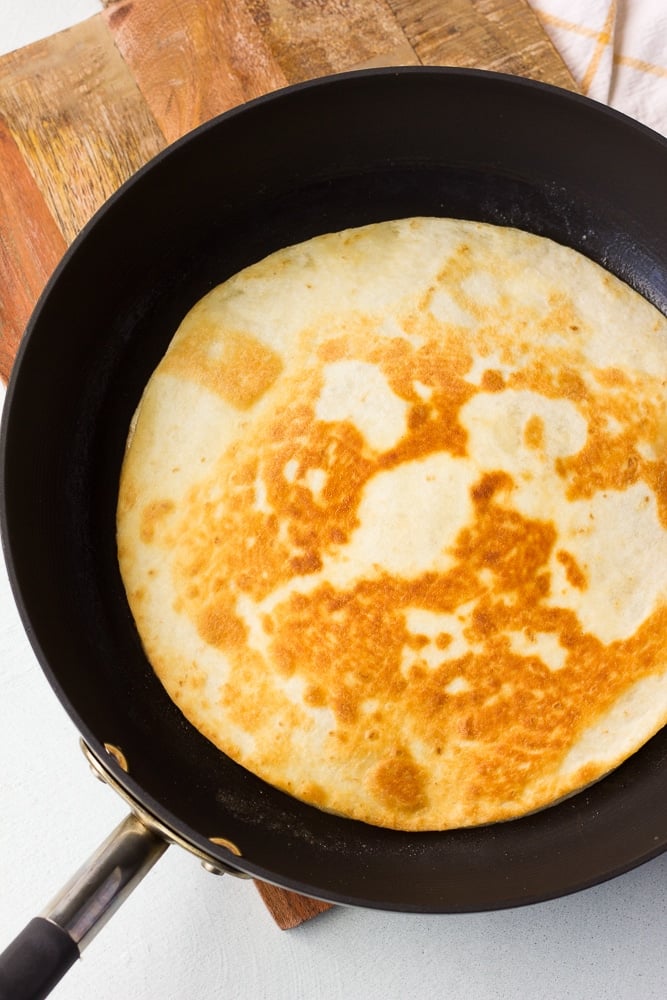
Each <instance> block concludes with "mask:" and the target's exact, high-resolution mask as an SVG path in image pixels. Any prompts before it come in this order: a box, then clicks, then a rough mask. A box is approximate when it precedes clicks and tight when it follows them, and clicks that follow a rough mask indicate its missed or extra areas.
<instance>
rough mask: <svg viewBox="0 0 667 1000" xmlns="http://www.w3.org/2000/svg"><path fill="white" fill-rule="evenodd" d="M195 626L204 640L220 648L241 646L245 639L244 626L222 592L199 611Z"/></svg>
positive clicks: (245, 630)
mask: <svg viewBox="0 0 667 1000" xmlns="http://www.w3.org/2000/svg"><path fill="white" fill-rule="evenodd" d="M197 628H198V630H199V633H200V635H201V637H202V639H204V641H205V642H208V643H210V645H211V646H218V647H220V648H221V649H233V648H235V647H239V646H242V645H243V644H244V643H245V641H246V639H247V629H246V626H245V625H244V623H243V622H242V621H241V619H240V618H239V617H238V616H237V614H236V612H235V611H234V609H233V606H232V603H231V601H229V600H228V599H225V596H224V595H223V594H220V595H219V596H218V597H217V598H216V599H215V600H214V601H213V602H212V603H211V604H209V605H208V606H207V607H205V608H204V609H203V610H202V611H201V612H200V614H199V616H198V618H197Z"/></svg>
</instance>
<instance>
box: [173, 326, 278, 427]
mask: <svg viewBox="0 0 667 1000" xmlns="http://www.w3.org/2000/svg"><path fill="white" fill-rule="evenodd" d="M191 315H192V318H191V319H190V322H189V326H188V327H186V328H185V331H184V332H183V335H182V336H181V337H180V339H179V340H177V341H175V342H174V344H173V345H172V348H171V350H170V351H169V352H168V353H167V355H166V357H165V358H164V360H163V362H162V366H163V370H164V371H165V372H168V373H170V374H174V375H180V376H181V377H184V378H187V379H191V380H192V381H195V382H198V383H199V384H200V385H203V386H204V388H206V389H208V390H210V391H211V392H215V393H217V395H219V396H221V397H222V398H223V399H224V400H225V402H226V403H229V404H230V405H231V406H234V407H236V409H238V410H247V409H249V408H250V407H251V406H253V405H254V404H255V403H256V402H257V400H258V399H260V398H261V397H262V396H263V395H264V393H265V392H267V390H268V389H270V388H271V386H272V385H273V383H274V382H275V380H276V379H277V378H278V376H279V375H280V373H281V371H282V369H283V363H282V360H281V358H280V356H279V355H278V354H277V353H276V352H275V351H274V350H273V349H272V348H270V347H267V346H266V344H262V343H261V342H260V341H259V340H257V338H256V337H253V336H251V335H250V334H248V333H244V332H243V331H241V330H229V329H226V330H220V328H219V327H218V325H217V324H215V323H213V322H211V320H210V319H208V318H205V317H204V316H202V315H200V314H199V313H198V311H197V310H196V309H195V310H193V313H192V314H191ZM220 343H222V347H223V349H222V351H221V350H220V346H219V345H220Z"/></svg>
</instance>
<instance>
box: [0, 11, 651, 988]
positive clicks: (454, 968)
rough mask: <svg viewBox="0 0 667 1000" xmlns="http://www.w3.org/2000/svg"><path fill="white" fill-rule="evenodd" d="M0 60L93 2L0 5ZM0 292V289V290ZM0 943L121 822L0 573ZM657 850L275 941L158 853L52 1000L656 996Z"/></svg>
mask: <svg viewBox="0 0 667 1000" xmlns="http://www.w3.org/2000/svg"><path fill="white" fill-rule="evenodd" d="M0 7H1V8H2V9H1V10H0V51H8V50H10V49H12V48H15V47H17V46H20V45H24V44H27V43H28V42H29V41H32V40H35V39H37V38H40V37H43V36H45V35H48V34H50V33H51V32H53V31H55V30H58V29H59V28H62V27H66V26H68V25H70V24H74V23H76V22H77V21H80V20H82V19H83V18H84V17H87V16H89V15H91V14H94V13H96V12H97V11H98V10H99V9H100V6H99V4H98V2H97V0H60V2H57V3H56V2H55V0H51V2H50V3H48V4H47V3H44V0H20V2H19V0H2V3H1V4H0ZM0 294H1V292H0ZM0 692H1V695H0V761H2V770H1V778H0V789H1V792H0V795H1V799H0V802H1V807H2V813H1V819H0V884H1V885H2V892H0V949H1V948H2V947H4V946H5V944H6V943H8V942H9V940H10V939H11V938H12V937H13V935H14V934H15V933H16V932H18V931H19V930H20V929H21V927H22V926H23V925H24V924H25V923H26V922H27V921H28V920H29V919H30V918H31V917H32V916H34V915H35V914H36V913H38V912H39V911H40V910H41V909H42V908H43V906H44V904H45V903H47V902H48V900H49V899H50V897H51V896H52V895H53V894H54V893H55V892H56V891H57V890H58V889H59V888H60V886H61V885H62V884H63V883H64V882H65V881H66V880H67V879H68V878H69V876H70V875H71V874H72V873H73V872H74V871H75V869H76V868H77V867H78V866H79V864H80V863H81V862H82V861H83V860H84V859H85V858H86V857H87V855H88V854H89V853H91V852H92V850H93V849H94V848H95V847H96V846H97V844H98V843H99V842H101V841H102V840H103V839H104V838H105V836H106V835H107V834H108V833H109V832H110V830H111V829H112V828H113V826H115V824H116V823H117V822H118V821H119V820H120V819H122V817H123V816H124V815H125V807H124V806H123V804H122V803H121V802H120V801H119V800H118V799H117V798H116V796H115V795H114V794H113V793H112V792H111V791H109V790H108V789H107V788H106V787H104V786H102V785H101V784H99V783H98V782H96V781H95V780H94V779H93V778H92V777H91V775H90V773H89V771H88V768H87V765H86V763H85V761H84V759H83V757H82V755H81V753H80V751H79V747H78V737H77V733H76V731H75V729H74V727H73V726H72V724H71V723H70V721H69V719H68V718H67V717H66V715H65V713H64V711H63V710H62V709H61V707H60V705H59V703H58V701H57V699H56V697H55V695H54V694H53V693H52V691H51V689H50V687H49V686H48V684H47V683H46V681H45V680H44V678H43V676H42V674H41V671H40V669H39V667H38V666H37V663H36V661H35V658H34V656H33V654H32V651H31V649H30V646H29V644H28V641H27V639H26V637H25V635H24V632H23V629H22V626H21V624H20V622H19V619H18V615H17V612H16V610H15V607H14V602H13V598H12V596H11V593H10V590H9V585H8V582H7V579H6V575H5V572H4V565H2V567H0ZM666 934H667V854H665V855H663V856H662V857H661V858H658V859H656V860H654V861H652V862H650V863H648V864H646V865H644V866H643V867H641V868H640V869H637V870H635V871H633V872H630V873H628V874H626V875H623V876H621V877H620V878H617V879H615V880H613V881H612V882H608V883H606V884H604V885H602V886H598V887H596V888H593V889H589V890H586V891H584V892H581V893H578V894H575V895H573V896H570V897H567V898H565V899H561V900H556V901H552V902H548V903H542V904H538V905H534V906H531V907H526V908H522V909H516V910H507V911H501V912H496V913H483V914H472V915H464V916H461V915H456V916H450V915H447V916H420V915H406V914H387V913H379V912H373V911H362V910H352V909H346V908H336V909H334V910H332V911H330V912H328V913H326V914H324V915H321V916H319V917H317V918H315V919H314V920H312V921H311V922H309V923H308V924H305V925H302V926H301V927H300V928H298V929H296V930H292V931H288V932H283V931H280V930H278V928H277V927H276V925H275V924H274V922H273V920H272V918H271V917H270V916H269V914H268V912H267V911H266V909H265V907H264V906H263V904H262V902H261V900H260V898H259V896H258V894H257V892H256V890H255V889H254V887H253V886H252V884H249V883H247V882H243V881H240V880H237V879H234V878H230V877H224V878H219V877H216V876H213V875H210V874H208V873H207V872H205V871H203V870H202V869H201V868H200V866H199V864H198V862H197V861H196V860H195V859H193V858H192V857H190V856H189V855H187V854H186V853H185V852H183V851H180V850H178V849H176V848H170V849H169V850H168V852H167V854H166V855H165V857H164V858H163V859H162V860H161V861H160V862H159V864H158V865H157V867H156V868H155V869H154V870H153V871H152V872H151V873H150V874H149V875H148V877H147V878H146V880H145V882H144V883H142V885H141V886H140V887H139V888H138V889H137V890H136V892H135V893H134V894H133V896H132V897H131V898H130V899H129V900H128V902H127V903H126V904H125V905H124V906H123V908H122V909H121V911H120V913H119V914H118V915H117V916H116V917H114V918H113V920H112V921H111V923H110V924H109V925H108V927H107V928H105V929H104V930H103V931H102V933H101V934H100V936H99V937H98V938H97V939H96V940H95V941H94V942H93V943H92V944H91V946H90V948H89V949H88V950H87V951H86V953H85V955H84V958H83V960H82V961H81V962H80V963H78V964H77V965H76V966H75V967H74V968H73V969H72V971H71V972H70V973H69V974H68V976H67V977H66V978H65V980H64V981H63V982H62V983H61V984H60V986H59V987H57V989H56V990H55V991H54V994H53V995H54V996H55V997H59V998H61V1000H90V998H95V1000H112V998H113V1000H125V998H127V997H130V996H131V997H133V998H135V1000H158V998H159V1000H184V998H187V1000H213V998H216V1000H218V998H224V997H230V998H248V1000H250V998H252V1000H262V998H263V1000H301V998H304V1000H305V998H311V997H312V998H318V1000H349V998H351V997H355V998H357V997H359V998H368V1000H380V998H382V1000H394V998H396V1000H404V998H408V1000H409V998H412V997H415V998H417V997H419V998H420V1000H422V998H430V997H435V996H438V997H452V998H456V1000H505V998H508V1000H509V998H512V1000H515V998H517V997H526V998H538V1000H551V998H553V1000H565V998H576V1000H588V998H591V1000H592V998H595V1000H607V998H608V1000H623V998H628V1000H651V998H655V1000H658V998H659V1000H663V998H664V996H665V984H666V983H667V947H666V946H665V940H666Z"/></svg>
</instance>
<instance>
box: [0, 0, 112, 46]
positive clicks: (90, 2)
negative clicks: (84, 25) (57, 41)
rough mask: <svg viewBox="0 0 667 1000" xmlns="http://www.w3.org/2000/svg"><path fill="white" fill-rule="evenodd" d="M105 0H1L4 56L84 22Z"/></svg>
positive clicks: (0, 39)
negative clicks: (6, 53) (102, 0)
mask: <svg viewBox="0 0 667 1000" xmlns="http://www.w3.org/2000/svg"><path fill="white" fill-rule="evenodd" d="M101 9H102V4H101V0H0V55H2V54H3V53H5V52H12V51H13V50H14V49H18V48H21V46H23V45H29V44H30V42H36V41H37V40H38V39H39V38H46V37H47V35H52V34H54V32H56V31H62V29H63V28H71V27H72V25H73V24H78V22H79V21H84V20H85V19H86V18H87V17H92V16H93V14H99V12H100V11H101Z"/></svg>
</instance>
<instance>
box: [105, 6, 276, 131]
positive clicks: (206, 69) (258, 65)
mask: <svg viewBox="0 0 667 1000" xmlns="http://www.w3.org/2000/svg"><path fill="white" fill-rule="evenodd" d="M103 2H104V3H105V11H104V14H103V16H104V18H105V20H106V23H107V25H108V26H109V30H110V31H111V32H112V34H113V36H114V39H115V42H116V45H117V46H118V49H119V50H120V53H121V55H122V57H123V59H124V61H125V63H126V64H127V65H128V66H129V68H130V69H131V71H132V73H133V75H134V78H135V79H136V81H137V83H138V85H139V88H140V90H141V92H142V94H143V96H144V98H145V100H146V103H147V105H148V107H149V108H150V109H151V112H152V113H153V115H154V116H155V119H156V121H157V122H158V124H159V126H160V128H161V129H162V132H163V133H164V135H165V136H166V138H167V140H168V141H169V142H172V141H173V140H175V139H178V138H179V137H180V136H182V135H184V134H185V133H186V132H188V131H190V130H191V129H193V128H194V127H195V126H197V125H199V124H201V122H204V121H207V120H208V119H210V118H213V117H214V116H215V115H218V114H221V113H222V112H223V111H227V110H228V109H229V108H232V107H235V106H237V105H239V104H243V103H244V102H245V101H248V100H250V99H251V98H253V97H259V96H260V95H262V94H266V93H268V92H269V91H272V90H277V89H278V88H279V87H284V86H285V85H286V84H287V82H288V81H287V79H286V77H285V76H284V74H283V72H282V70H281V68H280V66H279V65H278V63H277V61H276V60H275V58H274V56H273V54H272V52H271V50H270V48H269V47H268V45H267V44H266V42H265V40H264V38H263V36H262V33H261V32H260V30H259V29H258V27H257V25H256V24H255V22H254V20H253V19H252V17H251V16H250V14H249V13H248V11H247V10H246V9H245V7H244V5H243V3H242V2H240V0H179V2H178V3H174V2H173V0H103Z"/></svg>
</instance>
